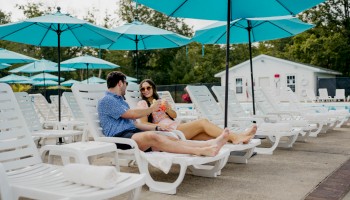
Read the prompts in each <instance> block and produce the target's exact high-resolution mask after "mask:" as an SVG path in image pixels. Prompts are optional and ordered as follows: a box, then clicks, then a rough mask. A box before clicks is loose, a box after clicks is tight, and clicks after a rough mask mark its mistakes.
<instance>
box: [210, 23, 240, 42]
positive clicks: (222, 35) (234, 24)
mask: <svg viewBox="0 0 350 200" xmlns="http://www.w3.org/2000/svg"><path fill="white" fill-rule="evenodd" d="M232 26H236V23H233V24H230V29H231V28H232ZM225 34H227V33H226V30H225V31H224V32H223V33H222V34H221V35H220V36H219V37H218V39H217V40H216V41H215V43H217V42H218V41H219V40H220V39H221V38H222V37H224V35H225Z"/></svg>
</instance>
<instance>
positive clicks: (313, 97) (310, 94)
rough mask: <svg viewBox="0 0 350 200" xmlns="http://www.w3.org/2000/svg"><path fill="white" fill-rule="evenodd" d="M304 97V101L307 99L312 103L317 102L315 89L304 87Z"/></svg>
mask: <svg viewBox="0 0 350 200" xmlns="http://www.w3.org/2000/svg"><path fill="white" fill-rule="evenodd" d="M306 97H307V98H306V102H307V101H309V102H312V103H315V102H319V99H318V96H316V95H315V91H314V90H312V89H306Z"/></svg>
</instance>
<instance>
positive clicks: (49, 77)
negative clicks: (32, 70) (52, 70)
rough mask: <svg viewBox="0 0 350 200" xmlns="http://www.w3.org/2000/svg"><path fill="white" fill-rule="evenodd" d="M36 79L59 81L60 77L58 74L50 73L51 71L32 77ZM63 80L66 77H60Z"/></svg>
mask: <svg viewBox="0 0 350 200" xmlns="http://www.w3.org/2000/svg"><path fill="white" fill-rule="evenodd" d="M30 78H31V79H32V80H34V81H47V80H52V81H58V80H59V78H58V76H55V75H52V74H49V73H40V74H37V75H34V76H31V77H30ZM60 80H61V81H64V78H60Z"/></svg>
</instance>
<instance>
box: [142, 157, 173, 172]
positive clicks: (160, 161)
mask: <svg viewBox="0 0 350 200" xmlns="http://www.w3.org/2000/svg"><path fill="white" fill-rule="evenodd" d="M172 155H176V154H172V153H167V152H147V153H143V152H141V156H142V157H144V158H145V159H146V160H147V162H148V163H149V164H151V165H152V166H153V167H155V168H158V169H160V170H162V171H163V172H164V173H165V174H167V173H169V171H170V168H171V165H172V164H173V159H172V157H173V156H172Z"/></svg>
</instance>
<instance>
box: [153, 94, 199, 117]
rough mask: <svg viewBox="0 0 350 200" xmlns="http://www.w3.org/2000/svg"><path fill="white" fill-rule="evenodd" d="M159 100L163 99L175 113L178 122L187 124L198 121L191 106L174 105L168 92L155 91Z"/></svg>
mask: <svg viewBox="0 0 350 200" xmlns="http://www.w3.org/2000/svg"><path fill="white" fill-rule="evenodd" d="M157 93H158V95H159V98H161V99H165V100H166V101H167V102H168V103H169V104H170V106H171V107H172V109H173V110H175V111H176V113H177V117H176V119H177V120H178V121H180V122H189V121H193V120H196V119H198V114H197V113H196V110H195V109H194V108H193V104H181V106H178V105H176V103H175V101H174V99H173V97H172V96H171V94H170V92H169V91H157Z"/></svg>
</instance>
